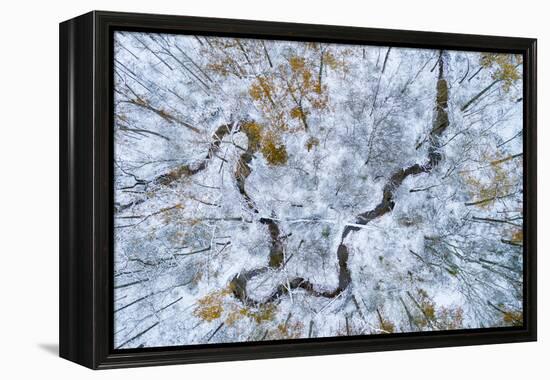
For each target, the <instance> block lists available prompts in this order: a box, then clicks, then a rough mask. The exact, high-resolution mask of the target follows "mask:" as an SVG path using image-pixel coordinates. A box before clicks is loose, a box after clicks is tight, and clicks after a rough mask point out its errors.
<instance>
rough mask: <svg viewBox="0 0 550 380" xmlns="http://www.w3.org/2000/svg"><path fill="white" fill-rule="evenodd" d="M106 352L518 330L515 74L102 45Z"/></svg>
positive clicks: (444, 55)
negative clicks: (108, 125)
mask: <svg viewBox="0 0 550 380" xmlns="http://www.w3.org/2000/svg"><path fill="white" fill-rule="evenodd" d="M114 50H115V57H114V61H115V64H114V68H115V73H114V79H115V86H114V87H115V88H114V91H115V115H114V125H113V128H114V130H115V162H114V165H115V166H114V170H115V209H116V210H115V265H114V268H115V273H114V276H115V279H114V288H115V289H114V291H115V311H114V312H115V316H114V320H115V336H114V342H115V347H116V348H135V347H154V346H171V345H188V344H203V343H226V342H239V341H259V340H277V339H298V338H308V337H331V336H343V335H344V336H345V335H366V334H388V333H400V332H417V331H433V330H449V329H469V328H480V327H500V326H517V325H522V323H523V317H522V315H523V314H522V302H523V261H522V253H523V233H522V231H523V228H522V226H523V201H522V200H523V184H522V182H523V171H522V167H523V165H522V146H523V143H522V124H523V123H522V117H523V116H522V108H523V103H522V92H523V83H522V74H521V73H522V71H523V67H522V57H521V56H517V55H512V54H495V53H483V52H459V51H440V50H428V49H425V50H424V49H405V48H398V47H377V46H356V45H335V44H325V43H313V42H289V41H267V40H265V41H264V40H254V39H235V38H219V37H206V36H187V35H168V34H150V33H135V32H117V33H115V45H114Z"/></svg>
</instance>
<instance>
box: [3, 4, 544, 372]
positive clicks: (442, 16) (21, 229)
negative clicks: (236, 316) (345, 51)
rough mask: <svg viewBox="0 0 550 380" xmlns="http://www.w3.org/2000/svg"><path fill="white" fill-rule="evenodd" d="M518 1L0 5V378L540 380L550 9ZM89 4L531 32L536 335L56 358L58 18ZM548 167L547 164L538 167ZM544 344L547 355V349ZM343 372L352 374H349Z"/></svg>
mask: <svg viewBox="0 0 550 380" xmlns="http://www.w3.org/2000/svg"><path fill="white" fill-rule="evenodd" d="M545 3H546V2H545V1H542V0H539V1H526V0H515V1H507V0H496V1H494V0H492V1H480V0H475V1H471V0H460V1H448V2H445V1H443V0H436V1H424V0H401V1H391V0H376V1H365V0H355V1H352V0H349V1H348V0H330V1H321V0H316V1H299V0H268V1H260V0H256V1H250V2H247V1H244V0H242V1H241V0H219V1H214V0H189V1H184V0H179V1H165V0H148V1H144V0H124V1H116V3H115V2H114V1H105V0H96V1H91V0H73V1H23V0H8V1H5V2H3V4H2V13H1V15H2V17H1V20H0V28H1V33H0V41H1V43H0V73H1V77H0V78H1V79H0V97H1V99H0V128H1V130H0V165H1V166H0V167H1V171H0V181H1V186H0V202H1V203H0V205H1V206H0V218H1V219H0V220H1V221H2V226H1V228H0V350H1V356H0V376H1V377H2V378H4V379H17V378H30V379H32V378H39V377H40V378H60V379H65V378H67V379H87V378H92V377H96V378H104V379H107V378H109V379H114V378H116V379H132V380H137V379H151V378H152V377H154V378H156V379H175V378H177V379H200V380H205V379H223V380H226V379H231V378H239V379H240V380H244V379H261V380H264V379H289V380H290V379H296V378H301V379H304V380H305V379H310V378H313V379H347V378H350V379H351V378H370V379H388V378H389V379H392V378H406V379H407V380H409V379H432V378H433V379H435V378H444V379H477V378H487V379H499V380H502V379H520V378H521V379H541V378H543V377H546V378H547V376H549V375H550V365H549V363H548V362H549V359H548V358H549V357H550V356H549V354H548V352H550V344H549V343H548V339H549V338H550V337H549V332H548V325H547V323H546V322H547V321H548V315H547V309H548V290H549V289H548V288H549V281H547V279H546V278H545V274H547V273H548V271H549V270H550V268H549V267H548V260H547V259H546V255H545V254H546V252H547V249H548V248H550V243H549V239H548V232H547V231H548V230H547V229H548V228H549V226H550V221H549V219H548V215H550V204H549V201H548V197H546V196H545V194H546V193H547V192H548V191H550V188H549V187H548V186H549V185H548V180H549V179H550V175H549V171H550V149H549V150H548V151H547V150H546V149H545V145H548V144H547V143H548V140H549V136H548V135H549V132H548V130H547V129H545V123H544V121H545V119H546V118H547V113H546V109H545V108H546V107H545V106H546V105H548V100H549V99H548V95H547V90H548V89H549V88H550V83H549V80H550V79H549V78H550V74H549V73H548V71H547V70H546V69H548V67H545V66H548V50H550V26H549V25H548V24H549V22H550V20H549V19H548V14H549V13H550V12H549V10H547V9H544V8H545V5H544V4H545ZM93 9H101V10H118V11H128V12H150V13H166V14H176V15H193V16H214V17H225V18H244V19H256V20H270V21H291V22H292V21H293V22H304V23H320V24H335V25H353V26H363V27H380V28H395V29H409V30H426V31H438V32H458V33H460V32H462V33H474V34H494V35H511V36H522V37H535V38H538V39H539V45H538V48H539V60H538V66H539V80H538V90H539V97H538V105H539V118H538V125H539V131H538V134H539V144H538V152H539V156H538V165H539V172H538V186H539V207H538V213H539V221H538V225H539V245H538V246H539V248H538V252H539V271H538V272H539V294H540V296H539V342H537V343H522V344H506V345H493V346H478V347H458V348H447V349H430V350H416V351H401V352H386V353H369V354H355V355H338V356H322V357H310V358H291V359H275V360H261V361H245V362H233V363H216V364H201V365H187V366H168V367H153V368H141V369H127V370H111V371H101V372H92V371H90V370H88V369H85V368H83V367H79V366H77V365H75V364H72V363H70V362H68V361H65V360H63V359H59V358H57V345H58V343H57V342H58V339H57V337H58V299H57V297H58V246H59V244H58V178H59V171H58V23H59V22H60V21H63V20H65V19H68V18H72V17H74V16H77V15H79V14H82V13H85V12H87V11H90V10H93ZM546 165H549V166H546ZM545 350H546V351H547V352H546V354H544V353H543V352H544V351H545ZM348 376H349V377H348Z"/></svg>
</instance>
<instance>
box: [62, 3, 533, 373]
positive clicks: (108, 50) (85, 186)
mask: <svg viewBox="0 0 550 380" xmlns="http://www.w3.org/2000/svg"><path fill="white" fill-rule="evenodd" d="M115 30H134V31H154V32H169V33H193V34H199V35H216V36H234V37H235V36H238V37H254V38H264V39H283V40H299V41H324V42H333V43H353V44H369V45H384V46H399V47H415V48H433V49H439V48H444V49H454V50H464V51H490V52H509V53H516V54H521V55H523V59H524V72H523V79H524V97H523V107H524V112H523V115H524V116H523V117H524V119H523V122H524V139H523V144H524V210H525V219H524V220H525V222H524V227H523V228H524V281H525V282H524V325H523V326H522V327H509V328H487V329H476V330H458V331H438V332H423V333H399V334H389V335H370V336H354V337H335V338H316V339H300V340H291V341H271V342H251V343H230V344H210V345H197V346H182V347H166V348H151V349H127V350H114V349H113V348H112V347H113V344H112V335H113V334H112V331H113V329H112V325H113V318H112V315H113V306H112V305H113V302H112V301H113V298H112V297H113V283H112V281H113V280H112V277H113V276H112V270H113V266H112V262H113V249H112V243H113V231H112V226H113V220H112V218H113V169H112V162H113V133H112V128H111V125H112V115H113V99H112V86H113V77H112V73H113V66H112V57H113V43H112V42H113V32H114V31H115ZM59 37H60V56H59V59H60V68H59V69H60V71H59V73H60V98H59V113H60V183H59V185H60V199H59V200H60V210H59V212H60V232H59V239H60V279H59V280H60V290H59V293H60V294H59V297H60V320H59V323H60V337H59V340H60V356H61V357H63V358H66V359H68V360H71V361H73V362H76V363H79V364H81V365H84V366H86V367H89V368H93V369H103V368H119V367H133V366H150V365H162V364H183V363H198V362H212V361H227V360H243V359H261V358H277V357H288V356H305V355H325V354H342V353H352V352H367V351H384V350H401V349H417V348H430V347H446V346H459V345H479V344H494V343H510V342H528V341H535V340H536V337H537V332H536V331H537V294H536V289H537V287H536V283H537V272H536V251H537V236H536V235H537V198H536V196H537V190H536V186H537V181H536V148H537V142H536V124H537V81H536V70H537V67H536V65H537V62H536V46H537V45H536V40H535V39H530V38H511V37H496V36H480V35H466V34H447V33H431V32H415V31H401V30H384V29H368V28H357V27H343V26H326V25H308V24H292V23H279V22H263V21H262V22H260V21H248V20H229V19H216V18H199V17H184V16H166V15H150V14H136V13H116V12H104V11H93V12H90V13H87V14H84V15H82V16H79V17H76V18H73V19H71V20H68V21H65V22H63V23H61V24H60V34H59Z"/></svg>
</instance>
